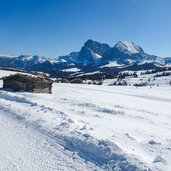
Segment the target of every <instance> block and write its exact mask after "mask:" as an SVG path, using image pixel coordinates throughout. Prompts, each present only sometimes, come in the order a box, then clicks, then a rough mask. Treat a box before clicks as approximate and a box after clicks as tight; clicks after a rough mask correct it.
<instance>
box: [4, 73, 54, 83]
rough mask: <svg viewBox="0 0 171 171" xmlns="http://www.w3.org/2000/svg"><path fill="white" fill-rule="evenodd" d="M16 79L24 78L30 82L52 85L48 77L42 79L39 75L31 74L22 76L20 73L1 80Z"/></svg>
mask: <svg viewBox="0 0 171 171" xmlns="http://www.w3.org/2000/svg"><path fill="white" fill-rule="evenodd" d="M16 77H20V78H24V79H27V80H29V81H32V82H44V83H53V80H51V79H50V78H48V77H44V76H41V75H33V74H22V73H17V74H13V75H9V76H6V77H3V78H2V80H8V79H12V78H16Z"/></svg>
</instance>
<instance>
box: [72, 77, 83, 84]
mask: <svg viewBox="0 0 171 171" xmlns="http://www.w3.org/2000/svg"><path fill="white" fill-rule="evenodd" d="M70 83H73V84H83V80H82V79H81V78H75V79H73V80H71V81H70Z"/></svg>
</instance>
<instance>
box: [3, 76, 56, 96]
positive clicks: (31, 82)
mask: <svg viewBox="0 0 171 171" xmlns="http://www.w3.org/2000/svg"><path fill="white" fill-rule="evenodd" d="M2 80H3V82H4V84H3V88H4V89H12V90H14V91H27V92H35V93H52V91H51V90H52V84H53V81H52V80H51V79H49V78H48V77H43V76H37V75H32V74H21V73H17V74H14V75H10V76H7V77H3V78H2Z"/></svg>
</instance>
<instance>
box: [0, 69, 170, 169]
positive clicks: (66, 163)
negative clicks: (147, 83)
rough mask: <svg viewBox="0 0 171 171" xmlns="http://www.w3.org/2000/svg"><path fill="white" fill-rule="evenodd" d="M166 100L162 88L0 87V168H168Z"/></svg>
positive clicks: (167, 88)
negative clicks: (32, 89) (20, 89)
mask: <svg viewBox="0 0 171 171" xmlns="http://www.w3.org/2000/svg"><path fill="white" fill-rule="evenodd" d="M8 74H9V71H0V77H1V76H3V75H8ZM0 87H2V82H0ZM170 103H171V87H170V86H159V87H153V88H152V89H150V88H149V87H140V88H135V87H132V86H121V87H117V86H95V85H74V84H53V90H52V94H33V93H24V92H17V93H16V92H7V91H4V90H0V150H1V154H0V170H5V169H6V170H55V169H56V170H59V168H60V169H61V170H126V171H127V170H129V171H134V170H148V169H151V170H163V171H170V170H171V112H170V111H171V105H170ZM11 142H12V143H11ZM39 159H40V160H39Z"/></svg>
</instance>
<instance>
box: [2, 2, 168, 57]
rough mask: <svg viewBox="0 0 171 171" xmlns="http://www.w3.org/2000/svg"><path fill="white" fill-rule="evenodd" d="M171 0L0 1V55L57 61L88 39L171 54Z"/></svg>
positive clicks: (153, 52)
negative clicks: (129, 42) (134, 45)
mask: <svg viewBox="0 0 171 171" xmlns="http://www.w3.org/2000/svg"><path fill="white" fill-rule="evenodd" d="M170 7H171V0H0V54H14V55H20V54H32V55H33V54H37V55H43V56H46V57H57V56H58V55H64V54H68V53H70V52H71V51H77V50H79V49H80V48H81V46H82V45H83V43H84V42H85V41H86V40H87V39H93V40H97V41H100V42H105V43H108V44H109V45H111V46H114V44H115V43H116V42H117V41H118V40H129V41H133V42H135V43H137V44H139V45H140V46H142V47H143V49H144V50H145V51H146V52H148V53H151V54H155V55H160V56H171V10H170Z"/></svg>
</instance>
